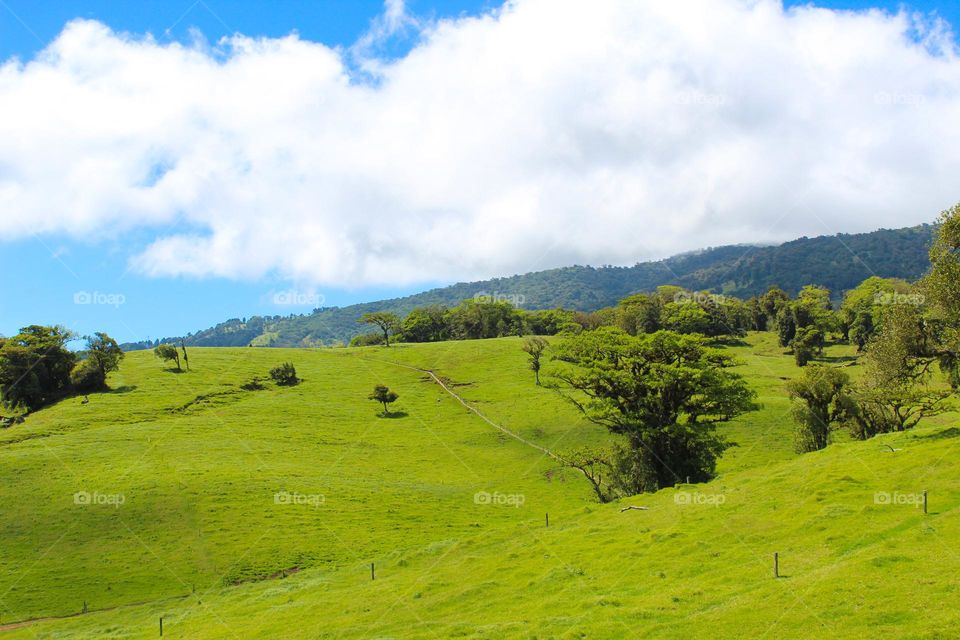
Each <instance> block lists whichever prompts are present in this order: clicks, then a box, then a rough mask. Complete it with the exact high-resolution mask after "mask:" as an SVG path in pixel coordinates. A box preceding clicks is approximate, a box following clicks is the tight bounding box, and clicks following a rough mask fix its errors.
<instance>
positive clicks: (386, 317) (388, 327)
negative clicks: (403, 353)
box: [357, 311, 400, 347]
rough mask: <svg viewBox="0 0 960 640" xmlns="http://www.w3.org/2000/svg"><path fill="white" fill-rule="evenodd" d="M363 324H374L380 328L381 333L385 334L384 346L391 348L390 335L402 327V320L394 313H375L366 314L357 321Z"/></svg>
mask: <svg viewBox="0 0 960 640" xmlns="http://www.w3.org/2000/svg"><path fill="white" fill-rule="evenodd" d="M357 322H360V323H362V324H374V325H376V326H378V327H380V331H381V332H383V344H384V345H385V346H388V347H389V346H390V334H391V333H392V332H394V331H396V330H397V328H398V327H399V326H400V318H399V317H398V316H397V315H396V314H394V313H388V312H386V311H375V312H373V313H365V314H363V315H362V316H360V319H359V320H357Z"/></svg>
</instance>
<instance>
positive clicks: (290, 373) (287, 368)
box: [270, 362, 300, 386]
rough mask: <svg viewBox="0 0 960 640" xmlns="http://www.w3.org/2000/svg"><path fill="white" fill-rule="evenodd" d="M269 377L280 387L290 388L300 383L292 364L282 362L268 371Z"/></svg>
mask: <svg viewBox="0 0 960 640" xmlns="http://www.w3.org/2000/svg"><path fill="white" fill-rule="evenodd" d="M270 377H271V378H273V381H274V382H276V383H277V384H279V385H281V386H292V385H295V384H297V383H298V382H300V379H299V378H297V370H296V368H295V367H294V366H293V364H291V363H289V362H284V363H283V364H279V365H277V366H275V367H274V368H273V369H270Z"/></svg>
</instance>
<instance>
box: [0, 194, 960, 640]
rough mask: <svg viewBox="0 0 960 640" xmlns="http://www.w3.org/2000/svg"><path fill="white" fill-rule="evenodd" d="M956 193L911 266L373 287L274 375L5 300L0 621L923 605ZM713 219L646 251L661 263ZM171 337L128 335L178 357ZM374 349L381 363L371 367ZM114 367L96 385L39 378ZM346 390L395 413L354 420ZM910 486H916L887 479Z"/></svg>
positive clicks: (357, 621)
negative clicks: (9, 313)
mask: <svg viewBox="0 0 960 640" xmlns="http://www.w3.org/2000/svg"><path fill="white" fill-rule="evenodd" d="M958 216H960V210H958V209H953V210H950V211H948V212H945V213H944V215H943V217H942V218H941V225H940V226H939V230H938V233H937V237H936V239H935V241H934V242H933V244H932V248H931V249H930V261H931V270H930V273H929V274H928V275H927V276H925V277H924V278H923V279H921V281H920V282H918V283H917V284H915V285H911V284H909V283H907V282H905V281H900V280H895V279H890V278H867V279H866V280H864V281H863V282H861V283H860V284H859V286H853V285H851V286H850V287H841V288H839V289H837V288H833V286H832V285H833V283H832V282H828V281H824V280H819V281H820V282H822V283H826V284H830V285H831V289H827V288H825V287H823V286H815V285H811V284H810V282H814V281H816V280H814V279H810V280H808V281H806V282H804V283H803V285H800V286H797V287H793V286H792V285H788V284H784V286H785V287H786V289H780V288H778V287H770V286H767V285H768V284H769V283H766V284H765V286H764V287H763V288H762V289H758V290H756V291H754V292H753V294H754V295H753V297H751V298H749V299H746V300H742V299H739V298H737V297H734V296H733V295H730V294H731V292H737V291H739V290H740V289H738V287H739V286H740V285H738V284H737V283H736V281H735V280H733V281H725V282H726V285H725V290H724V292H723V293H720V292H711V291H710V290H709V289H708V288H697V287H694V286H681V285H679V284H670V285H661V286H657V287H654V288H653V289H651V290H650V292H648V293H636V292H635V291H632V292H630V293H631V294H632V295H624V296H620V297H619V298H618V299H617V300H615V301H614V302H613V303H610V304H609V305H608V306H605V307H603V308H597V309H596V310H592V311H590V310H584V309H576V308H569V309H550V310H536V311H532V310H528V309H522V308H518V307H517V306H515V305H513V304H510V303H508V302H504V301H503V300H501V299H500V298H499V297H498V296H496V295H494V296H483V297H481V296H476V297H473V298H467V299H464V300H462V301H460V302H457V303H444V302H443V301H432V302H429V303H428V304H424V305H421V306H420V307H418V308H411V309H410V310H408V311H407V312H406V313H407V315H406V316H405V317H401V315H400V314H399V313H396V314H394V313H393V312H389V313H381V314H376V313H375V311H376V310H371V311H370V312H369V313H370V314H371V315H369V316H368V317H367V320H368V321H369V323H371V324H374V325H376V326H377V327H378V328H379V331H378V332H377V333H376V334H375V338H369V341H370V344H369V346H368V347H367V348H364V349H337V350H317V351H307V352H299V353H296V356H295V357H296V360H297V362H298V364H299V365H300V366H301V368H302V369H303V370H305V371H306V372H307V377H306V378H305V379H304V380H302V381H301V380H300V379H299V378H298V376H297V371H296V369H295V368H294V366H293V365H292V364H291V362H290V361H289V360H286V361H284V362H283V364H281V365H279V366H276V367H273V368H272V369H270V375H271V377H272V378H273V379H274V380H275V381H276V382H277V384H278V385H285V384H290V383H291V381H292V382H300V383H301V384H297V385H296V386H295V387H294V386H291V388H289V389H283V390H280V389H277V388H276V387H274V386H272V385H269V386H265V385H263V384H261V383H260V380H259V378H258V377H257V372H261V373H262V372H263V371H265V370H267V368H268V367H269V366H270V361H271V360H273V358H274V357H275V356H276V354H277V352H276V351H270V352H268V351H263V350H256V349H221V350H213V349H203V350H201V351H200V352H199V353H200V357H201V359H202V362H203V363H204V366H203V367H202V368H201V369H199V370H195V371H192V372H191V374H190V375H185V376H178V377H177V379H178V382H179V384H170V383H169V381H170V378H169V377H167V376H166V375H165V374H164V373H163V372H160V371H158V370H157V369H158V368H157V367H156V363H155V361H153V360H152V358H151V357H150V355H149V353H134V354H129V355H128V356H127V357H126V358H124V359H123V360H122V361H121V358H122V356H123V354H122V353H121V352H120V350H119V347H118V346H117V344H116V342H114V341H113V340H112V339H111V338H109V336H106V335H105V334H94V335H93V336H91V337H88V338H87V344H86V349H85V350H84V351H82V352H80V353H74V352H72V351H70V350H69V349H67V348H66V345H67V342H68V341H69V340H71V339H72V338H73V335H72V334H71V333H70V332H69V331H67V330H66V329H63V328H60V327H39V326H32V327H27V328H25V329H23V330H21V332H20V334H18V335H17V336H14V337H12V338H9V339H3V340H0V391H2V394H3V396H2V397H3V402H4V405H5V406H6V407H8V408H13V409H14V410H15V411H18V412H20V411H27V410H29V411H30V414H29V415H28V416H27V419H26V420H11V419H7V418H4V419H3V420H2V421H0V426H2V427H4V428H3V429H2V431H0V503H2V504H4V510H3V511H2V512H0V531H3V532H4V537H3V539H4V544H3V550H2V551H0V554H2V555H0V594H2V596H0V607H2V609H0V613H2V615H3V618H2V621H3V622H8V621H14V624H13V626H11V627H10V628H7V629H4V628H3V627H0V630H4V631H5V632H6V633H8V635H9V636H10V637H15V638H16V637H31V638H34V637H58V638H63V639H64V640H71V639H73V638H87V637H141V636H143V637H146V636H147V635H151V634H153V633H155V627H154V626H153V624H154V621H156V620H157V618H158V617H162V618H163V619H164V622H165V630H166V633H168V634H169V635H170V636H171V637H191V638H219V637H236V636H242V637H280V636H283V637H294V638H297V637H302V638H307V637H318V636H338V637H340V636H343V637H425V636H426V637H429V636H437V637H471V636H472V637H530V636H533V635H537V636H545V637H565V636H568V635H570V634H571V633H574V634H576V635H590V636H591V637H611V638H612V637H623V636H624V635H629V634H630V633H631V632H634V631H635V630H636V628H637V626H636V625H637V621H638V620H642V621H643V623H644V632H645V633H649V634H652V635H653V636H657V637H659V636H663V637H706V636H709V637H754V636H761V635H764V634H768V633H770V632H771V631H774V632H775V633H776V634H777V635H778V637H808V636H809V635H811V634H816V635H827V636H836V637H867V636H874V635H877V636H889V637H900V636H904V635H911V636H916V637H924V638H935V637H949V635H950V634H951V633H952V632H953V630H954V629H955V628H957V625H958V624H960V614H958V613H957V612H956V611H954V610H953V609H951V608H949V607H947V608H939V609H937V608H935V610H932V609H930V608H929V607H926V606H925V604H926V603H928V602H937V601H947V599H948V598H950V597H951V596H952V595H953V590H954V585H953V583H952V582H951V581H950V575H952V574H951V573H950V572H949V571H945V570H944V563H948V564H949V562H951V560H950V558H949V557H946V559H945V556H944V554H943V548H942V541H943V540H951V539H955V538H956V537H957V536H960V525H958V524H957V523H956V522H955V519H954V518H951V517H950V515H951V514H952V513H953V511H954V510H955V507H957V506H958V505H960V491H958V490H957V488H956V487H955V486H954V484H955V483H954V482H953V478H954V477H955V476H956V474H957V473H960V463H958V462H956V456H953V455H951V452H952V448H953V447H954V443H953V439H954V438H956V437H957V435H958V434H960V430H958V429H956V427H955V426H951V425H952V423H955V421H956V418H957V414H956V413H953V410H954V409H955V407H954V405H952V404H950V402H949V400H950V398H951V397H952V396H953V395H954V394H955V391H956V388H957V387H958V386H960V372H958V368H957V367H958V361H960V349H958V346H960V345H958V339H960V336H958V330H960V303H958V296H957V294H958V293H960V292H958V291H957V286H958V284H957V282H958V280H960V254H958V251H960V231H958V229H960V222H957V219H958ZM890 233H892V234H894V236H895V235H896V233H897V232H890ZM884 237H890V236H889V234H887V235H885V236H884ZM817 241H819V239H818V240H817ZM800 244H801V245H802V244H803V243H800ZM907 244H909V242H908V243H907ZM741 249H742V248H741ZM714 251H715V252H720V253H723V251H724V250H723V249H721V250H714ZM756 251H758V252H760V251H765V250H759V249H758V250H756ZM709 253H710V252H706V253H705V254H695V255H691V256H687V257H685V258H683V259H681V258H675V259H671V260H675V261H678V262H677V266H678V268H680V267H681V266H682V265H683V264H686V268H687V269H688V270H687V271H686V272H684V271H683V268H680V271H678V273H679V277H677V278H676V280H677V281H683V280H684V278H687V277H688V276H689V275H690V274H691V273H700V274H704V273H707V272H710V266H709V265H710V262H709V260H710V256H709V255H707V254H709ZM780 255H783V254H782V253H781V254H780ZM743 259H744V258H741V260H737V261H735V265H741V261H742V260H743ZM841 264H842V262H841ZM696 265H699V266H696ZM795 266H796V265H795ZM871 266H874V267H875V265H871ZM737 268H739V266H737ZM751 268H753V269H755V270H756V269H758V268H759V267H758V264H757V263H752V267H751ZM796 268H797V269H800V267H799V266H796ZM828 271H829V270H828ZM754 275H756V274H754ZM884 275H887V274H884ZM713 277H717V278H719V277H721V276H720V275H718V274H713ZM757 279H759V278H757ZM854 285H856V283H854ZM847 289H852V290H851V291H849V292H848V293H847V294H846V295H844V297H843V302H842V304H841V305H839V308H837V307H836V302H837V300H835V299H834V294H835V293H836V294H839V293H842V292H843V291H846V290H847ZM793 293H795V294H796V295H795V297H791V294H793ZM447 304H453V305H454V306H446V305H447ZM374 316H376V318H374ZM244 322H245V321H244ZM267 328H268V327H267V325H266V324H264V325H263V326H262V327H261V329H264V330H266V329H267ZM261 335H263V334H261ZM543 336H556V338H551V339H550V340H549V341H548V340H547V339H546V338H544V337H543ZM391 338H392V342H399V343H401V344H399V345H397V346H391ZM440 341H444V342H442V343H441V342H440ZM188 342H189V340H184V341H183V342H181V343H180V344H179V346H180V349H179V350H178V349H177V346H176V345H175V344H173V343H160V344H155V345H151V346H152V347H154V351H155V353H156V356H157V357H160V358H161V359H162V360H163V361H164V363H173V364H175V365H176V370H180V364H181V363H180V357H181V356H182V357H183V362H184V364H186V363H187V353H186V344H187V343H188ZM403 343H405V344H403ZM387 347H390V348H389V350H388V349H387ZM279 353H280V354H281V357H285V358H290V359H292V358H293V357H294V354H293V353H292V352H291V353H287V352H283V351H280V352H279ZM151 363H153V364H151ZM528 370H532V371H533V372H534V381H535V382H536V383H537V384H536V385H531V384H530V379H529V373H528ZM426 372H428V373H429V375H425V373H426ZM541 372H542V373H544V379H545V382H546V384H544V385H543V386H542V387H541V386H539V383H540V373H541ZM385 379H389V380H390V381H391V385H392V386H394V387H395V388H396V389H397V390H398V391H394V390H391V389H390V388H389V387H387V386H385V385H383V384H377V385H376V386H374V388H373V392H372V393H368V392H367V390H369V389H370V384H371V383H372V382H374V381H376V380H385ZM108 380H109V381H110V382H111V384H114V385H115V386H116V388H115V389H114V392H113V393H105V394H101V395H98V396H95V397H94V399H93V401H92V402H93V403H95V405H96V411H92V410H91V408H90V407H89V406H87V405H88V404H89V403H90V402H91V401H90V400H89V399H88V398H84V400H83V401H82V402H77V401H75V400H73V401H71V400H66V401H62V402H58V400H64V399H66V398H68V396H69V394H70V393H71V392H78V391H86V390H88V389H89V390H97V389H103V388H104V387H105V384H106V382H107V381H108ZM784 380H787V381H788V382H787V383H786V389H785V388H784ZM437 382H439V383H440V384H437ZM557 391H559V393H557ZM401 393H402V394H403V396H404V398H405V402H404V409H405V411H404V412H403V413H400V414H392V413H391V411H390V406H391V405H392V404H393V403H394V402H395V401H396V400H397V399H398V397H399V396H400V394H401ZM318 398H331V399H336V401H324V402H318V400H317V399H318ZM368 400H373V401H375V402H377V403H379V404H380V405H381V406H382V408H383V411H382V413H379V414H378V415H379V416H383V417H391V416H397V415H399V416H407V415H408V414H409V415H410V417H411V418H415V419H411V420H410V421H409V422H408V424H407V427H408V428H405V429H387V430H383V429H376V428H375V427H376V424H377V423H376V420H377V417H375V416H371V415H370V414H371V412H370V411H369V404H368ZM788 411H790V412H791V413H792V414H793V416H794V423H795V424H794V425H791V424H790V423H789V422H788V421H785V420H783V416H784V415H785V414H786V413H787V412H788ZM408 412H409V413H408ZM278 416H282V417H283V419H282V420H278V419H277V418H278ZM866 440H869V441H866ZM734 445H738V446H734ZM813 451H818V452H819V453H818V454H817V455H803V456H799V457H798V456H797V454H798V453H809V452H813ZM918 482H922V486H921V485H919V484H918ZM664 489H669V490H667V491H664ZM920 491H923V492H924V493H923V501H924V502H923V504H924V505H926V500H927V497H928V495H927V492H928V491H929V497H931V498H932V500H933V503H932V506H933V508H932V509H930V510H928V509H926V508H924V510H923V511H922V512H921V511H919V510H918V509H904V508H903V504H904V503H908V504H910V505H911V506H913V505H919V504H920V502H919V501H918V496H919V495H921V494H920ZM641 494H642V495H641ZM905 498H906V499H905ZM611 501H619V504H616V505H610V506H608V505H605V504H602V503H606V502H611ZM638 511H639V512H640V513H638ZM547 514H549V515H548V517H547V518H546V519H545V518H544V516H545V515H547ZM24 523H28V524H27V525H24ZM357 531H362V532H363V533H364V535H362V536H357V535H356V532H357ZM934 534H936V535H934ZM771 551H776V552H778V553H780V554H781V558H782V559H783V561H785V564H784V565H781V566H782V567H788V569H787V573H788V575H789V578H790V580H789V582H790V585H789V586H790V588H789V589H787V590H784V589H783V586H782V585H783V584H784V583H783V581H779V580H775V579H773V578H772V576H771V575H770V566H769V554H770V553H771ZM371 562H373V563H375V566H376V568H377V580H376V581H371V580H369V577H370V576H369V574H367V573H366V571H367V567H368V564H369V563H371ZM624 562H626V563H627V564H626V565H625V564H624ZM636 567H642V568H643V569H642V571H641V573H644V572H646V574H648V575H647V579H638V580H628V581H626V582H625V581H624V575H639V574H637V570H636ZM947 568H948V569H949V567H947ZM642 577H643V576H641V578H642ZM584 583H588V584H589V586H590V590H589V594H590V595H589V598H588V599H587V600H584V593H586V592H585V591H583V590H582V589H581V588H579V587H580V586H582V584H584ZM197 585H199V589H197ZM851 585H854V587H851ZM907 586H909V589H906V587H907ZM851 589H853V590H851ZM531 590H534V591H536V592H537V593H538V594H541V595H542V596H543V597H540V598H537V599H536V600H535V601H532V602H531V601H530V600H529V599H527V600H524V599H518V598H517V593H520V592H523V591H531ZM797 594H801V595H800V596H799V597H800V598H801V599H803V598H807V597H809V598H810V600H811V601H812V602H816V603H817V606H816V607H815V608H810V607H798V606H796V605H797V603H798V600H797V598H798V595H797ZM904 594H906V595H904ZM591 598H592V599H591ZM758 603H759V604H758ZM823 603H827V604H825V605H824V604H823ZM401 604H402V605H403V606H402V607H401V606H400V605H401ZM88 605H91V606H89V607H88ZM321 607H322V610H323V611H325V612H335V613H332V614H330V615H326V614H325V615H323V616H317V614H316V612H317V610H319V609H321ZM824 607H826V608H824ZM61 616H62V618H60V617H61ZM321 618H322V619H321ZM32 619H36V620H32ZM31 620H32V621H31ZM825 620H829V622H826V621H825ZM147 621H149V623H148V622H147Z"/></svg>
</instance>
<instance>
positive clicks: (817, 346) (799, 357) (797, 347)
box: [792, 326, 823, 367]
mask: <svg viewBox="0 0 960 640" xmlns="http://www.w3.org/2000/svg"><path fill="white" fill-rule="evenodd" d="M792 346H793V359H794V361H796V363H797V366H798V367H805V366H807V363H808V362H810V361H811V360H813V356H814V354H815V353H817V352H822V350H823V333H822V332H821V331H820V330H819V329H817V328H816V327H812V326H810V327H803V328H802V329H798V330H797V336H796V337H795V338H794V339H793V344H792Z"/></svg>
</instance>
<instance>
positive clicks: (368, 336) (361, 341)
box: [350, 333, 384, 347]
mask: <svg viewBox="0 0 960 640" xmlns="http://www.w3.org/2000/svg"><path fill="white" fill-rule="evenodd" d="M383 343H384V342H383V334H382V333H362V334H360V335H359V336H354V337H353V339H351V340H350V346H351V347H372V346H376V345H382V344H383Z"/></svg>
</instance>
